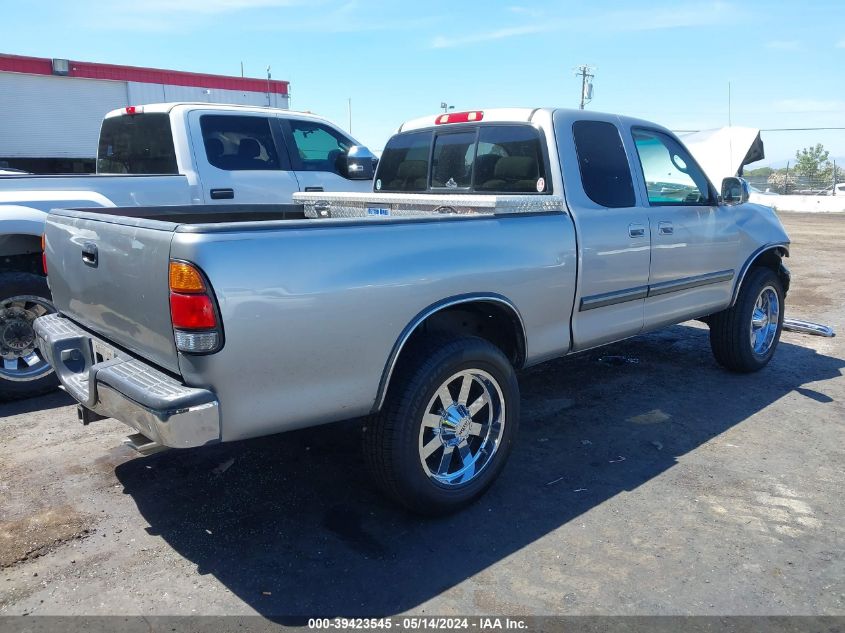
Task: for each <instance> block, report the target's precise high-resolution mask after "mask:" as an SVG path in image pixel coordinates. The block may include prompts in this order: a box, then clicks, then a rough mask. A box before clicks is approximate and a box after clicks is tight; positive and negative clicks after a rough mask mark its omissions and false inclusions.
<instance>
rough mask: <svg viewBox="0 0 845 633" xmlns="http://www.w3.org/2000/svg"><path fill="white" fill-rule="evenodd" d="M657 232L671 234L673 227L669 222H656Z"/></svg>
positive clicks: (673, 230)
mask: <svg viewBox="0 0 845 633" xmlns="http://www.w3.org/2000/svg"><path fill="white" fill-rule="evenodd" d="M657 232H658V233H660V235H672V234H673V233H674V232H675V227H674V226H672V223H671V222H658V224H657Z"/></svg>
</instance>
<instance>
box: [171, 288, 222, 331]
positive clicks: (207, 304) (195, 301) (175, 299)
mask: <svg viewBox="0 0 845 633" xmlns="http://www.w3.org/2000/svg"><path fill="white" fill-rule="evenodd" d="M170 317H171V319H172V320H173V327H175V328H177V329H180V330H207V329H210V328H214V327H217V318H216V317H215V315H214V306H213V305H212V304H211V299H210V298H209V297H208V296H207V295H183V294H179V293H178V292H171V293H170Z"/></svg>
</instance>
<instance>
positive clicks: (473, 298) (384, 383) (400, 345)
mask: <svg viewBox="0 0 845 633" xmlns="http://www.w3.org/2000/svg"><path fill="white" fill-rule="evenodd" d="M464 303H495V304H498V305H500V306H503V307H504V308H505V309H506V310H508V312H510V313H511V314H512V316H513V317H515V321H514V322H515V324H518V325H519V332H518V333H519V335H520V336H519V338H520V341H519V342H518V344H519V345H520V349H521V357H522V362H523V363H524V361H525V350H526V348H527V345H528V338H527V335H526V332H525V322H524V321H523V319H522V314H520V312H519V310H518V309H517V307H516V306H515V305H514V304H513V302H512V301H510V300H509V299H508V298H507V297H503V296H502V295H498V294H493V293H478V294H466V295H458V296H454V297H449V298H447V299H443V300H441V301H438V302H436V303H433V304H431V305H430V306H428V307H427V308H425V309H423V310H422V311H420V312H419V313H418V314H417V315H416V316H415V317H414V318H413V319H411V321H410V323H408V325H406V326H405V328H404V329H403V330H402V333H401V334H400V335H399V338H398V339H397V340H396V342H395V343H394V344H393V348H392V349H391V351H390V356H388V358H387V362H386V363H385V366H384V369H383V370H382V375H381V380H380V381H379V386H378V392H377V393H376V399H375V402H374V403H373V408H372V413H376V412H378V411H379V410H380V409H381V407H382V405H383V404H384V399H385V398H386V397H387V388H388V386H389V385H390V379H391V378H392V377H393V371H394V369H395V368H396V362H397V361H398V360H399V356H400V355H401V354H402V350H403V349H404V348H405V344H406V343H407V342H408V339H410V338H411V335H412V334H413V333H414V332H415V331H416V329H417V328H418V327H419V326H420V325H421V324H422V323H423V322H424V321H425V320H426V319H428V318H429V317H430V316H432V315H434V314H437V313H438V312H440V311H442V310H445V309H447V308H451V307H453V306H456V305H461V304H464Z"/></svg>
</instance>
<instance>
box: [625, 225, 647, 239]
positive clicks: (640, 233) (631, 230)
mask: <svg viewBox="0 0 845 633" xmlns="http://www.w3.org/2000/svg"><path fill="white" fill-rule="evenodd" d="M628 235H629V236H631V237H645V227H644V226H643V225H642V224H629V225H628Z"/></svg>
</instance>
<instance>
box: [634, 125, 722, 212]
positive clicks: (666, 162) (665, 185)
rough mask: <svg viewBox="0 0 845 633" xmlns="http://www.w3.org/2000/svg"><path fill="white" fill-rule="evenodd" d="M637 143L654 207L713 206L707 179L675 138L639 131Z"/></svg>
mask: <svg viewBox="0 0 845 633" xmlns="http://www.w3.org/2000/svg"><path fill="white" fill-rule="evenodd" d="M634 142H635V143H636V146H637V154H638V155H639V159H640V165H641V166H642V170H643V177H644V178H645V182H646V188H647V189H648V202H649V204H650V205H651V206H678V205H684V206H689V205H702V206H704V205H709V204H712V200H713V197H712V195H711V192H710V185H709V183H708V181H707V177H706V176H705V175H704V172H702V171H701V169H700V168H699V167H698V165H696V164H695V162H694V161H693V160H692V158H691V157H690V155H689V153H688V152H687V151H686V150H685V149H684V147H683V146H682V145H681V144H680V143H678V142H677V141H676V140H675V139H673V138H671V137H670V136H667V135H666V134H662V133H660V132H653V131H650V130H640V129H638V130H634Z"/></svg>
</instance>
